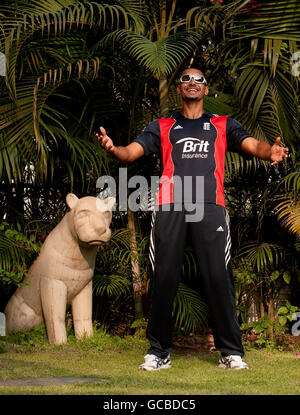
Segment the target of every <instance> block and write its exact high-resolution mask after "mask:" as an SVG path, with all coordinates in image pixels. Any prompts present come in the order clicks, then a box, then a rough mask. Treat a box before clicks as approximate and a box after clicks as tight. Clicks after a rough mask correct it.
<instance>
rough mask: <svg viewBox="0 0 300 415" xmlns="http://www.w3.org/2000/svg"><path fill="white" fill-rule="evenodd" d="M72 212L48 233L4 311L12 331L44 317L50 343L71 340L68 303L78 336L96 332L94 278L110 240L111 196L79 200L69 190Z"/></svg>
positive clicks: (26, 328)
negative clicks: (103, 247) (101, 248)
mask: <svg viewBox="0 0 300 415" xmlns="http://www.w3.org/2000/svg"><path fill="white" fill-rule="evenodd" d="M66 202H67V205H68V207H69V211H68V212H67V213H66V215H65V216H64V217H63V219H62V220H61V221H60V222H59V224H58V225H57V226H56V227H55V228H54V229H53V230H52V231H51V232H50V233H49V235H48V237H47V238H46V240H45V242H44V243H43V246H42V248H41V251H40V254H39V256H38V257H37V259H36V260H35V261H34V263H33V264H32V265H31V267H30V268H29V271H28V276H27V277H26V279H25V281H26V282H28V285H25V286H22V287H19V288H18V289H17V290H16V291H15V293H14V294H13V296H12V297H11V298H10V300H9V302H8V303H7V306H6V308H5V310H4V312H5V316H6V328H7V333H9V332H10V331H11V330H13V329H15V330H16V329H21V330H25V331H26V330H30V329H31V328H32V327H35V326H38V325H40V324H41V323H42V321H43V319H44V321H45V324H46V329H47V335H48V340H49V342H50V343H51V344H62V343H65V342H66V341H67V335H66V326H65V318H66V307H67V305H71V307H72V315H73V323H74V330H75V336H76V337H77V338H80V337H82V336H83V335H86V336H92V335H93V326H92V278H93V274H94V267H95V260H96V254H97V250H98V246H99V245H100V244H103V243H105V242H107V241H109V239H110V237H111V230H110V228H109V226H110V223H111V219H112V211H111V209H112V206H113V205H114V203H115V199H114V198H112V197H109V198H106V199H104V200H101V199H99V198H97V197H92V196H87V197H83V198H81V199H79V198H78V197H77V196H76V195H75V194H73V193H69V194H68V195H67V197H66Z"/></svg>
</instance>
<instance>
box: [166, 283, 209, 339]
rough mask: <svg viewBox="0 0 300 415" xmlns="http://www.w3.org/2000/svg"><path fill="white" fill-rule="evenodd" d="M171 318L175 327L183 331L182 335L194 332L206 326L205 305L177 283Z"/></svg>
mask: <svg viewBox="0 0 300 415" xmlns="http://www.w3.org/2000/svg"><path fill="white" fill-rule="evenodd" d="M173 318H174V321H175V324H176V326H177V327H180V328H181V329H183V331H184V333H191V332H194V331H196V330H197V328H198V327H199V326H200V325H206V324H207V305H206V303H205V302H204V301H203V299H201V298H200V297H199V294H198V293H197V292H196V291H195V290H193V289H191V288H189V287H188V286H186V285H185V284H184V283H183V282H180V283H179V287H178V291H177V294H176V297H175V299H174V303H173Z"/></svg>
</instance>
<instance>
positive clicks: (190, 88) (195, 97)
mask: <svg viewBox="0 0 300 415" xmlns="http://www.w3.org/2000/svg"><path fill="white" fill-rule="evenodd" d="M186 74H190V75H192V74H194V75H202V76H204V74H203V73H202V72H201V71H199V70H198V69H186V70H185V71H183V72H182V74H181V75H186ZM177 92H178V94H180V95H181V96H182V99H183V100H185V101H200V100H201V99H203V96H204V95H208V87H207V85H205V84H197V83H196V82H195V80H194V78H191V80H190V82H188V83H183V82H182V83H180V84H179V85H178V86H177Z"/></svg>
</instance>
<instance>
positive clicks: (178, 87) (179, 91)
mask: <svg viewBox="0 0 300 415" xmlns="http://www.w3.org/2000/svg"><path fill="white" fill-rule="evenodd" d="M176 91H177V94H179V95H180V94H181V90H180V84H178V85H177V88H176Z"/></svg>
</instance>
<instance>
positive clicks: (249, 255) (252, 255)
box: [238, 242, 284, 272]
mask: <svg viewBox="0 0 300 415" xmlns="http://www.w3.org/2000/svg"><path fill="white" fill-rule="evenodd" d="M238 256H239V257H245V258H246V259H247V260H248V261H249V263H250V264H251V265H252V267H253V269H255V270H257V271H258V272H264V271H267V270H268V269H269V268H270V267H274V266H278V264H279V263H280V262H281V261H282V260H283V258H284V248H283V247H282V246H279V245H277V244H272V243H267V242H262V243H259V242H249V243H247V244H246V245H245V246H244V247H243V248H242V249H241V251H240V253H239V254H238Z"/></svg>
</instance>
